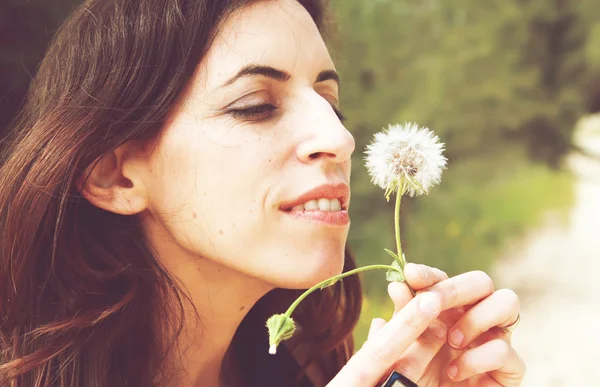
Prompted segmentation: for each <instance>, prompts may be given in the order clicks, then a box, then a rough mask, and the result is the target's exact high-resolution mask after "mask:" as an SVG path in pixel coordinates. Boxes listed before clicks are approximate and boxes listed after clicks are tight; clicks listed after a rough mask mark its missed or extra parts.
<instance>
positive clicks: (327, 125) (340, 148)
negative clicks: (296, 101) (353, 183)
mask: <svg viewBox="0 0 600 387" xmlns="http://www.w3.org/2000/svg"><path fill="white" fill-rule="evenodd" d="M301 110H302V111H301V112H300V117H299V122H300V125H301V126H302V132H303V133H305V134H306V135H305V136H304V139H303V141H302V142H301V143H300V144H299V145H298V147H297V148H296V155H297V157H298V159H299V160H301V161H302V162H304V163H311V162H316V161H319V160H326V161H328V162H330V163H343V162H345V161H347V160H349V159H350V157H351V156H352V152H354V148H355V142H354V137H353V136H352V134H351V133H350V132H349V131H348V130H347V129H346V127H345V126H344V125H343V124H342V122H341V121H340V119H339V118H338V116H337V115H336V114H335V111H334V110H333V108H332V107H331V105H330V104H329V102H327V101H326V100H325V99H323V98H322V97H320V96H318V95H317V96H316V97H314V96H313V97H312V98H311V101H310V102H309V103H306V104H305V107H304V108H303V109H301Z"/></svg>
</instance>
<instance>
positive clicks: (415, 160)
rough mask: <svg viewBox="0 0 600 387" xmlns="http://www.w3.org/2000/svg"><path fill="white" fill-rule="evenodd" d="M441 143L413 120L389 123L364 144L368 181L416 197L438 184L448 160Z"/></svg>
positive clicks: (388, 191) (388, 190) (387, 194)
mask: <svg viewBox="0 0 600 387" xmlns="http://www.w3.org/2000/svg"><path fill="white" fill-rule="evenodd" d="M443 152H444V144H443V143H441V142H440V141H439V138H438V136H436V135H435V134H433V132H431V131H430V130H429V129H428V128H421V127H419V126H418V125H417V124H416V123H405V124H404V125H400V124H396V125H390V126H389V127H388V128H387V129H385V130H384V131H382V132H379V133H376V134H375V139H374V141H373V142H372V143H371V144H370V145H368V146H367V150H366V152H365V153H366V158H365V160H366V166H367V170H368V171H369V174H370V175H371V181H372V182H373V183H374V184H376V185H378V186H379V187H381V188H383V189H385V190H386V191H387V193H386V197H389V193H391V192H393V191H396V190H400V192H399V194H400V195H403V194H405V193H408V194H409V195H410V196H417V195H421V194H424V193H425V194H426V193H429V190H430V189H431V187H433V186H435V185H436V184H439V182H440V181H441V178H442V170H443V169H444V168H445V167H446V162H447V159H446V157H444V155H443Z"/></svg>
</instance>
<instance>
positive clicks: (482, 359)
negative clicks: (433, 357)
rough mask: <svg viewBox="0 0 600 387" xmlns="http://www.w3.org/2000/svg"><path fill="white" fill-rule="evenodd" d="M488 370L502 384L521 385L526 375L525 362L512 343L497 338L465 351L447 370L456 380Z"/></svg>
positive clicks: (506, 385)
mask: <svg viewBox="0 0 600 387" xmlns="http://www.w3.org/2000/svg"><path fill="white" fill-rule="evenodd" d="M488 372H489V375H490V376H491V378H492V379H493V380H495V381H496V382H498V384H499V385H500V386H503V387H512V386H519V385H520V383H521V381H522V380H523V377H524V375H525V363H524V362H523V360H522V359H521V358H520V357H519V355H518V354H517V352H516V351H515V350H514V349H513V347H511V346H510V344H508V343H507V342H506V341H505V340H502V339H496V340H492V341H488V342H487V343H485V344H482V345H481V346H479V347H476V348H473V349H470V350H468V351H466V352H463V353H462V354H461V355H460V356H459V357H458V358H457V359H455V360H454V361H453V362H452V363H450V365H449V366H448V371H447V373H448V377H450V378H451V379H452V380H454V381H455V382H459V381H463V380H465V379H468V378H470V377H473V376H475V375H480V374H485V373H488Z"/></svg>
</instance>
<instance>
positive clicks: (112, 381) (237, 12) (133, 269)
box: [0, 0, 523, 387]
mask: <svg viewBox="0 0 600 387" xmlns="http://www.w3.org/2000/svg"><path fill="white" fill-rule="evenodd" d="M323 24H324V9H323V6H322V5H321V4H320V3H319V2H318V1H317V0H302V1H299V2H296V1H295V0H271V1H251V0H245V1H243V0H236V1H234V0H227V1H226V0H196V1H184V0H169V1H166V0H136V1H132V0H91V1H88V2H87V3H85V4H84V5H83V6H81V7H80V8H79V9H78V10H77V11H76V12H75V13H74V14H73V15H72V16H71V17H70V19H69V20H68V21H67V22H66V23H65V25H64V26H63V27H62V29H61V30H60V31H59V33H58V34H57V37H56V38H55V40H54V42H53V43H52V45H51V48H50V49H49V52H48V53H47V55H46V57H45V59H44V61H43V63H42V64H41V67H40V69H39V72H38V74H37V76H36V78H35V80H34V82H33V84H32V86H31V92H30V95H29V97H28V101H27V105H26V107H25V109H24V111H23V114H22V115H21V117H20V120H19V123H18V125H17V130H15V134H14V137H13V138H12V139H11V141H10V147H9V149H8V151H7V152H5V154H4V157H3V160H2V164H1V165H2V167H1V170H0V230H1V231H2V232H1V233H0V254H1V255H0V264H1V267H0V291H1V292H2V293H1V294H2V302H1V303H0V308H1V309H0V315H1V316H2V320H1V321H2V322H1V328H0V337H1V343H2V344H1V345H2V351H1V352H0V381H1V382H2V383H1V384H3V385H6V384H9V383H12V384H10V385H11V386H17V387H29V386H61V387H66V386H86V387H87V386H98V387H109V386H110V387H112V386H150V385H156V386H291V385H295V384H297V385H301V386H323V385H325V384H327V383H329V384H328V385H329V386H332V387H335V386H372V385H377V384H378V383H381V381H382V380H383V379H385V378H386V376H387V375H388V374H389V372H390V371H391V370H397V371H398V372H401V373H403V374H404V375H405V376H406V377H408V378H409V379H412V380H414V381H416V382H417V383H418V384H419V385H420V386H438V385H444V386H463V385H465V386H466V385H477V386H491V385H494V386H517V385H519V383H520V381H521V380H522V377H523V364H522V361H521V360H520V359H519V357H518V355H517V354H516V353H515V352H514V350H513V349H512V348H511V347H510V332H508V330H506V329H502V327H507V326H510V325H511V324H512V322H514V321H515V319H517V317H518V298H517V297H516V296H515V295H514V293H512V292H510V291H506V290H504V291H496V292H494V291H493V284H492V283H491V280H490V279H489V277H487V276H486V275H485V274H483V273H479V272H472V273H466V274H463V275H460V276H457V277H454V278H451V279H448V278H447V277H446V276H445V275H444V274H443V273H442V272H440V271H439V270H437V269H430V268H426V267H422V266H416V265H409V266H407V269H406V270H407V273H406V274H407V279H408V281H409V282H410V283H411V285H412V286H413V287H414V288H415V289H416V290H419V294H418V295H417V296H416V297H415V298H413V297H412V296H411V294H410V292H409V291H408V289H407V287H406V286H405V285H403V284H399V283H394V284H391V285H390V287H389V292H390V296H391V298H392V300H393V301H394V304H395V306H396V313H395V315H394V317H393V318H392V319H391V320H390V321H389V322H387V323H386V322H385V321H383V320H381V319H376V320H374V322H373V326H372V329H371V334H370V337H369V340H368V341H367V343H366V344H365V345H364V346H363V347H362V348H361V349H360V350H359V351H357V352H356V354H355V355H354V356H352V354H353V352H354V350H353V345H352V339H351V336H350V334H351V330H352V328H353V327H354V325H355V323H356V320H357V318H358V314H359V309H360V287H359V283H358V280H357V279H356V278H354V277H350V278H348V279H347V280H345V281H344V282H343V283H340V284H337V285H335V286H333V287H331V288H328V289H325V290H324V291H322V292H319V293H318V294H315V295H313V296H311V297H310V298H309V299H307V301H306V302H305V303H304V304H303V305H302V306H301V308H299V309H298V310H297V313H296V314H295V318H296V319H297V321H298V322H299V325H300V326H301V329H300V332H299V333H298V334H297V336H295V337H294V339H292V340H291V341H290V342H285V343H286V345H284V346H283V347H281V348H280V351H279V353H278V354H277V355H276V356H271V355H268V354H267V339H266V329H265V328H264V323H265V321H266V318H267V317H268V316H269V315H271V314H273V313H278V312H281V311H283V310H284V309H285V308H286V307H287V306H288V305H289V304H290V302H291V301H292V300H293V299H294V298H295V297H296V296H297V295H298V294H299V292H300V291H301V289H305V288H307V287H309V286H311V285H313V284H315V283H317V282H318V281H321V280H323V279H325V278H327V277H329V276H331V275H333V274H336V273H339V272H340V271H342V270H348V269H351V268H353V267H354V263H353V261H352V259H351V257H349V255H348V254H346V253H345V243H346V237H347V233H348V227H349V221H348V219H347V208H348V204H349V200H348V199H349V189H348V184H349V174H350V155H351V153H352V152H353V149H354V141H353V138H352V136H351V135H350V133H348V131H346V129H345V128H344V126H343V125H342V123H341V119H342V118H343V116H342V115H341V113H340V112H339V108H338V104H339V97H338V93H339V82H338V78H337V75H336V73H335V70H334V66H333V63H332V61H331V59H330V57H329V54H328V52H327V49H326V46H325V44H324V42H323V40H322V38H321V34H320V29H321V28H322V27H323ZM311 199H320V200H319V202H318V203H317V204H318V209H315V210H304V211H292V210H291V209H292V208H293V207H295V206H298V205H303V203H305V202H307V201H309V200H311ZM428 328H429V329H428ZM456 332H458V333H456ZM457 339H460V340H457ZM452 340H456V341H452ZM459 341H460V342H459ZM471 348H472V349H471ZM454 371H456V372H455V373H454Z"/></svg>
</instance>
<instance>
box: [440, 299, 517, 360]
mask: <svg viewBox="0 0 600 387" xmlns="http://www.w3.org/2000/svg"><path fill="white" fill-rule="evenodd" d="M519 310H520V303H519V297H518V296H517V295H516V294H515V292H513V291H512V290H510V289H501V290H498V291H496V292H494V293H492V294H491V295H490V296H489V297H487V298H485V299H483V300H482V301H480V302H479V303H477V304H476V305H475V306H473V307H472V308H471V309H469V310H468V311H467V312H466V313H465V314H464V316H462V318H461V319H460V320H459V321H458V322H457V323H456V324H455V325H454V326H453V327H452V328H451V329H450V334H449V335H448V343H449V344H450V345H451V346H452V347H454V348H456V349H461V348H465V347H466V346H468V345H469V344H471V342H472V341H473V340H475V338H477V337H478V336H479V335H481V334H482V333H484V332H486V331H488V330H490V329H492V328H493V327H502V326H508V325H510V324H511V323H513V322H514V321H516V320H517V316H518V315H519ZM505 334H506V335H509V333H505Z"/></svg>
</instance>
